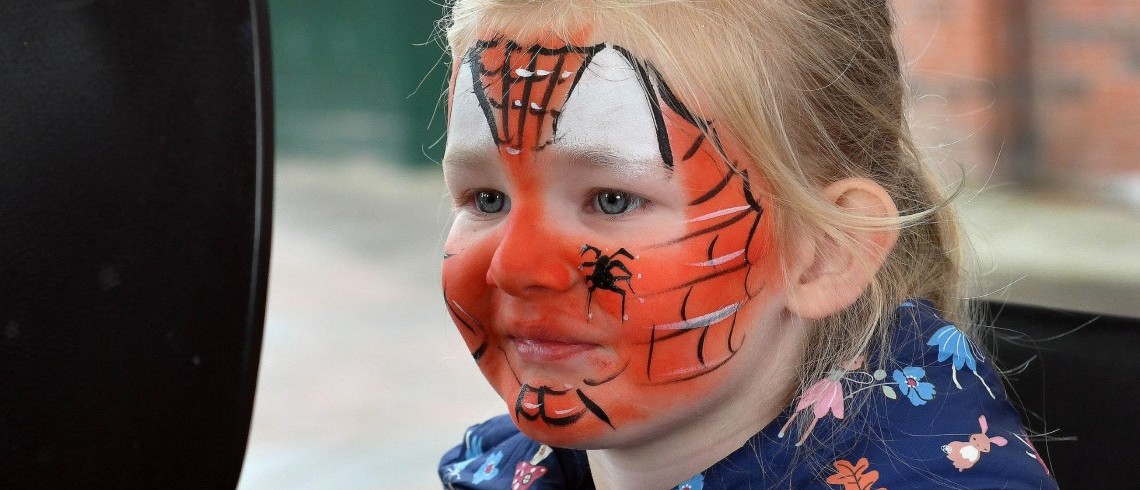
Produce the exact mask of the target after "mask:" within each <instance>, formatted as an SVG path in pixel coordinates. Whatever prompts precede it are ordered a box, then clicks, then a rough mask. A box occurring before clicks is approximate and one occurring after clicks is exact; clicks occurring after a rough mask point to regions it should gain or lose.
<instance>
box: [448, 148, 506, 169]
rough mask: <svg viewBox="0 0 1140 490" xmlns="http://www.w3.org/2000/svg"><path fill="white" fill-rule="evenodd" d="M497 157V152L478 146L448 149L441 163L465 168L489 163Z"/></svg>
mask: <svg viewBox="0 0 1140 490" xmlns="http://www.w3.org/2000/svg"><path fill="white" fill-rule="evenodd" d="M496 158H497V152H495V151H488V150H486V149H480V148H470V147H465V148H459V149H454V150H453V149H448V151H446V152H445V153H444V155H443V162H442V165H443V166H444V167H454V168H456V169H458V170H466V169H470V168H472V167H481V166H485V165H488V164H490V163H491V162H493V161H494V160H495V159H496Z"/></svg>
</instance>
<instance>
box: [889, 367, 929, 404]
mask: <svg viewBox="0 0 1140 490" xmlns="http://www.w3.org/2000/svg"><path fill="white" fill-rule="evenodd" d="M925 377H926V371H925V370H924V369H922V368H920V367H914V366H908V367H905V368H903V369H902V371H899V370H898V369H896V370H895V373H894V379H895V383H897V384H898V385H899V391H900V392H902V394H903V396H905V397H907V399H908V400H910V404H911V405H914V406H916V407H917V406H919V405H926V402H928V401H930V400H933V399H934V385H933V384H931V383H927V382H925V381H922V378H925Z"/></svg>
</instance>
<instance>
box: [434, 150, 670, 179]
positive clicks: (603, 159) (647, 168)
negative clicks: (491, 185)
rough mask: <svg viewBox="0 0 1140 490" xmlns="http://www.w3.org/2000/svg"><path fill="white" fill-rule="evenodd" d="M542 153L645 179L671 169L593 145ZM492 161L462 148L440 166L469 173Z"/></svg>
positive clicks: (493, 155)
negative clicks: (625, 171)
mask: <svg viewBox="0 0 1140 490" xmlns="http://www.w3.org/2000/svg"><path fill="white" fill-rule="evenodd" d="M543 153H546V154H548V155H553V156H554V160H555V161H556V162H558V163H560V164H566V165H581V166H586V167H592V168H604V169H624V170H627V171H630V172H631V173H632V174H633V175H634V176H635V177H642V176H647V175H651V174H654V173H658V172H661V173H662V174H663V175H665V176H670V175H672V174H673V169H671V168H668V167H665V166H664V165H662V163H661V158H660V157H657V156H646V157H645V158H636V159H630V158H626V157H622V156H620V155H618V154H617V153H615V152H613V151H610V150H608V149H605V148H600V147H596V146H588V145H566V146H549V147H547V148H546V149H545V150H543ZM496 160H498V152H497V151H488V150H485V149H481V148H470V147H466V148H458V149H455V150H451V151H448V152H447V153H446V154H445V155H444V157H443V166H445V167H453V168H455V169H456V170H469V169H472V168H477V167H482V166H486V165H491V164H493V162H495V161H496Z"/></svg>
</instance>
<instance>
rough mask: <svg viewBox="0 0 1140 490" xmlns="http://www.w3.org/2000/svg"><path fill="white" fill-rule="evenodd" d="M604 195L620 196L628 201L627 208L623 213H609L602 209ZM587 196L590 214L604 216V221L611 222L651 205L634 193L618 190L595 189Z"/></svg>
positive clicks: (587, 207)
mask: <svg viewBox="0 0 1140 490" xmlns="http://www.w3.org/2000/svg"><path fill="white" fill-rule="evenodd" d="M604 194H620V195H622V196H624V197H625V198H626V199H628V201H627V202H626V203H625V207H624V208H623V209H622V210H621V211H618V212H616V213H607V212H606V211H605V210H603V209H602V206H603V203H602V198H603V195H604ZM587 196H588V198H587V202H586V209H587V210H588V212H590V213H595V214H600V215H602V218H603V219H609V220H615V219H620V218H622V217H624V216H627V215H629V214H630V213H633V212H634V211H637V210H639V209H642V208H643V207H645V206H647V205H649V204H650V202H649V200H648V199H646V198H644V197H641V196H639V195H637V194H634V193H632V192H627V191H622V190H618V189H594V190H591V191H590V192H589V193H588V194H587Z"/></svg>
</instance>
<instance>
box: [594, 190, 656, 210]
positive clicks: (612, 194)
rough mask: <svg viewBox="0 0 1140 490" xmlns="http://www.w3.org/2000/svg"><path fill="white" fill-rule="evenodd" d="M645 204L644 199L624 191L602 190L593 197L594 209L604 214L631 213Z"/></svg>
mask: <svg viewBox="0 0 1140 490" xmlns="http://www.w3.org/2000/svg"><path fill="white" fill-rule="evenodd" d="M642 204H645V198H643V197H641V196H638V195H635V194H630V193H628V192H624V191H615V190H604V191H601V192H598V193H597V194H596V195H595V196H594V207H595V208H597V209H598V211H601V212H603V213H605V214H621V213H626V212H629V211H633V210H634V209H637V208H639V207H641V205H642Z"/></svg>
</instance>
